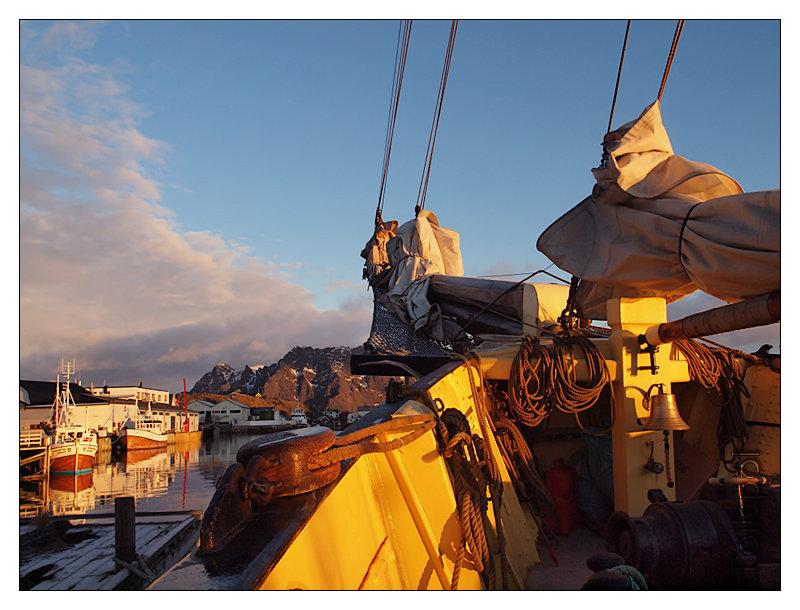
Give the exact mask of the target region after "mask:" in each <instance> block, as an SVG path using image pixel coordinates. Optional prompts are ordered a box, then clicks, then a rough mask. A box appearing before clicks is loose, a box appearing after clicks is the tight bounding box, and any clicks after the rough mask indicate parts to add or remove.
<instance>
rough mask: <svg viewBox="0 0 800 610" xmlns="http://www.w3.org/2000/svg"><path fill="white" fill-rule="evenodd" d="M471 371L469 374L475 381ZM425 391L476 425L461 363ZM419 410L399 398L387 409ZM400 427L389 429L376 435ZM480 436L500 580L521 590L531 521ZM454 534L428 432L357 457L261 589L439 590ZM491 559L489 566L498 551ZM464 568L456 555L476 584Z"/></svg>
mask: <svg viewBox="0 0 800 610" xmlns="http://www.w3.org/2000/svg"><path fill="white" fill-rule="evenodd" d="M477 378H478V376H477V374H475V380H476V383H477ZM430 394H431V396H432V397H434V398H440V399H442V400H443V401H444V404H445V405H446V406H447V407H454V408H458V409H460V410H462V412H464V413H465V415H466V416H467V419H468V421H469V423H470V426H471V428H472V430H473V432H476V433H481V432H480V426H479V423H478V420H477V415H476V408H475V402H474V397H473V396H472V390H471V387H470V385H469V378H468V377H467V374H466V367H465V366H462V367H460V368H459V369H458V370H457V371H455V372H453V373H451V374H449V375H447V376H446V377H444V378H443V379H441V380H440V381H439V382H438V383H436V384H435V385H434V386H433V387H432V388H431V389H430ZM427 412H428V411H427V408H426V407H424V406H423V405H421V404H420V403H418V402H416V401H413V400H409V401H407V402H406V404H405V405H403V406H402V407H401V408H400V409H398V410H397V412H396V413H395V415H394V416H395V417H404V416H406V415H411V414H416V413H427ZM402 434H403V432H394V433H391V434H389V435H387V436H386V438H385V439H383V440H390V439H391V438H394V437H395V436H399V435H402ZM488 441H489V446H490V447H491V450H492V451H493V452H494V454H495V456H496V459H497V461H498V464H499V466H500V471H501V476H502V480H503V488H504V491H503V502H502V507H501V519H502V521H503V524H504V526H505V537H506V541H507V556H508V558H509V562H510V566H511V573H510V574H509V586H511V587H512V588H521V587H522V585H523V583H524V578H525V575H526V574H527V572H528V570H529V569H530V568H531V567H533V566H535V565H537V564H538V563H539V557H538V553H537V551H536V536H537V530H536V524H535V522H534V521H533V519H532V518H531V516H530V515H529V514H528V513H526V511H525V509H523V507H522V506H521V505H520V503H519V500H518V499H517V497H516V493H515V492H514V488H513V486H512V484H511V480H510V478H509V475H508V472H507V470H506V468H505V465H504V464H503V463H502V456H501V455H500V453H499V450H498V448H497V444H496V443H495V441H494V439H493V438H491V437H490V438H489V439H488ZM489 514H490V518H489V520H490V526H489V529H490V530H491V531H489V532H487V535H488V536H490V537H491V538H494V537H495V532H494V529H493V528H494V519H493V515H492V511H491V507H490V510H489ZM460 541H461V528H460V525H459V522H458V516H457V513H456V502H455V496H454V493H453V488H452V483H451V480H450V474H449V471H448V469H447V465H446V463H445V461H444V459H443V458H442V457H441V456H440V455H439V452H438V448H437V445H436V439H435V436H434V434H433V432H432V431H431V432H428V433H427V434H425V435H423V436H422V437H421V438H419V439H418V440H416V441H414V442H413V443H410V444H409V445H407V446H405V447H402V448H400V449H398V450H395V451H392V452H390V453H386V454H372V455H367V456H363V457H361V458H359V459H358V460H357V461H356V462H355V464H353V465H352V466H351V467H350V468H349V470H348V471H347V472H346V473H345V474H344V476H343V477H342V479H341V480H340V481H339V482H338V483H337V484H336V486H335V487H334V489H333V490H332V491H331V492H330V494H329V495H328V496H327V497H325V498H324V499H323V500H322V501H321V503H320V505H319V506H318V508H317V510H316V511H315V513H314V515H313V516H312V517H311V519H310V520H309V522H308V523H307V524H306V525H305V527H304V528H303V529H302V530H301V531H300V533H299V534H298V536H297V537H296V538H295V540H294V541H293V542H292V543H291V544H290V546H289V547H288V549H287V550H286V552H285V553H284V555H283V556H282V557H281V558H280V560H279V561H278V563H277V564H276V566H275V567H274V569H273V570H272V572H271V573H270V574H269V575H268V576H267V577H266V579H265V580H264V581H263V583H262V584H261V588H264V589H359V588H361V589H369V588H372V589H442V588H449V586H450V582H451V580H452V574H453V564H454V562H455V559H456V556H457V552H458V549H459V546H460ZM495 561H496V564H497V565H498V566H499V565H500V559H499V557H496V558H495ZM472 567H473V566H471V564H470V563H469V562H468V561H465V562H464V564H463V566H462V569H461V573H460V576H459V589H480V588H481V587H482V583H481V579H480V576H479V574H478V573H477V572H476V571H475V570H474V569H472ZM498 580H499V579H498Z"/></svg>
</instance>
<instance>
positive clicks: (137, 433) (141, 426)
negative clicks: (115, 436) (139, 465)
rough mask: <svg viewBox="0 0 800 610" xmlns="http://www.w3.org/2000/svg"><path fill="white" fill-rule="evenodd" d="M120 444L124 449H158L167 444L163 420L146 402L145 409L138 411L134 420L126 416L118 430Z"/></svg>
mask: <svg viewBox="0 0 800 610" xmlns="http://www.w3.org/2000/svg"><path fill="white" fill-rule="evenodd" d="M118 442H119V443H120V445H121V446H122V448H123V449H124V450H125V451H138V450H142V449H160V448H165V447H166V446H167V435H166V433H165V432H164V424H163V422H162V421H161V420H160V419H159V418H157V417H155V416H154V415H153V412H152V410H151V409H150V403H148V408H147V411H146V412H144V413H142V412H140V413H139V415H138V416H137V418H136V421H134V420H132V419H131V418H128V419H127V420H126V421H125V423H124V424H123V426H122V428H121V429H120V431H119V441H118Z"/></svg>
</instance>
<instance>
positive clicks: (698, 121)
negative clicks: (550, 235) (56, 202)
mask: <svg viewBox="0 0 800 610" xmlns="http://www.w3.org/2000/svg"><path fill="white" fill-rule="evenodd" d="M624 27H625V24H624V21H541V22H540V21H522V22H507V21H489V22H483V21H466V22H462V23H461V25H460V28H459V33H458V39H457V43H456V49H455V54H454V60H453V66H452V69H451V75H450V82H449V88H448V91H447V96H446V99H445V110H444V117H443V120H442V125H441V131H440V134H439V140H438V142H437V153H436V158H435V161H434V167H433V171H432V178H431V184H430V190H429V195H428V206H429V207H431V208H432V209H434V210H436V211H437V212H438V213H439V215H440V217H441V220H442V221H443V222H444V223H445V224H447V225H448V226H452V227H453V228H456V229H457V230H459V231H461V233H462V236H463V253H464V259H465V265H466V272H467V273H474V274H478V273H486V272H487V270H497V269H499V268H500V267H503V269H502V271H503V272H505V271H511V270H513V271H525V270H527V269H528V268H531V269H533V268H535V267H536V266H537V265H539V266H541V265H543V264H547V263H548V262H549V261H546V259H545V258H544V257H543V256H542V255H540V254H538V253H537V252H536V251H535V248H534V246H533V244H534V242H535V239H536V237H537V236H538V234H539V233H540V232H541V231H542V230H543V229H544V228H545V227H546V226H547V225H548V224H549V223H550V222H552V221H553V220H555V219H556V218H557V217H558V216H559V215H561V214H562V213H563V212H564V211H566V210H567V209H568V208H569V207H571V206H572V205H573V204H574V203H576V202H578V201H580V200H581V199H582V198H583V197H584V196H585V195H586V194H587V193H588V192H589V190H590V189H591V186H592V183H593V180H592V176H591V175H590V173H589V169H590V168H591V167H593V166H594V165H596V164H597V161H598V159H599V154H598V151H599V145H598V143H599V142H600V140H601V138H602V135H603V133H604V131H605V126H606V122H607V120H608V111H609V106H610V98H611V90H612V86H613V79H614V77H615V73H616V66H617V59H618V56H619V49H620V44H621V41H622V35H623V32H624ZM448 28H449V24H448V22H444V21H417V22H415V23H414V27H413V30H412V41H411V49H410V54H409V60H408V66H407V69H406V77H407V80H406V83H405V87H404V90H403V97H402V99H401V107H400V113H399V119H398V127H397V135H396V142H395V148H394V153H393V163H392V167H391V169H390V176H389V185H388V192H387V195H386V214H385V215H386V216H387V217H388V216H392V217H398V218H400V219H401V220H405V219H407V218H409V217H410V214H411V212H412V209H413V202H414V201H415V199H416V191H417V187H418V184H419V176H420V171H421V165H422V159H423V156H424V151H425V146H426V143H427V132H428V129H429V127H430V121H431V117H432V112H433V103H434V99H435V94H436V88H437V86H438V79H439V74H440V71H441V62H442V58H443V52H444V46H445V43H446V40H447V31H448ZM673 29H674V22H672V21H636V22H634V24H633V26H632V30H631V35H630V40H629V47H628V54H627V57H626V65H625V68H624V72H623V80H622V84H621V90H620V96H619V102H618V106H617V111H616V117H617V119H618V120H617V121H615V124H620V123H622V122H625V121H627V120H630V119H632V118H633V117H634V116H636V115H637V114H638V113H639V112H640V111H641V109H642V108H643V107H644V106H645V105H647V104H648V103H649V102H651V101H652V100H653V98H654V97H655V93H656V92H657V89H658V85H659V82H660V78H661V73H662V70H663V66H664V61H665V59H666V53H667V50H668V48H669V44H670V41H671V38H672V33H673ZM396 33H397V22H396V21H360V22H346V21H340V22H337V21H333V22H314V21H309V22H291V21H278V22H269V21H245V22H241V21H239V22H236V21H234V22H206V21H190V22H182V23H181V22H172V21H163V22H161V21H143V22H142V21H139V22H112V23H109V24H106V25H105V26H103V27H102V28H101V29H100V31H99V34H98V37H97V42H96V44H95V46H94V48H93V49H92V50H91V51H90V52H89V53H87V56H88V58H89V59H91V61H94V62H97V63H100V64H106V65H115V64H116V65H119V66H120V69H121V70H127V71H128V72H127V74H125V77H124V80H125V81H126V82H127V83H128V84H129V85H130V87H131V97H132V98H133V99H135V100H136V101H137V102H138V103H139V104H140V105H141V106H142V107H143V108H144V109H145V111H146V112H147V113H149V115H148V116H147V117H146V118H145V119H144V120H142V121H141V123H140V129H141V131H142V132H143V133H145V134H146V135H147V136H149V137H153V138H157V139H159V140H161V141H163V142H166V143H167V144H168V145H169V147H170V150H169V152H168V153H167V155H166V163H165V165H164V167H162V168H161V170H160V171H161V172H162V173H161V174H160V175H159V176H158V179H159V181H161V182H162V183H163V185H164V188H163V191H162V198H163V203H164V204H165V205H167V206H168V207H170V208H172V209H173V210H174V211H175V212H176V214H177V219H178V222H179V224H180V225H181V226H182V227H185V228H186V229H190V230H212V231H216V232H219V233H220V234H222V235H223V236H224V237H225V238H227V239H232V240H236V241H238V242H241V243H242V244H246V245H247V246H249V247H250V248H252V251H253V252H254V253H255V254H258V255H259V256H263V257H267V258H270V259H275V260H278V261H281V262H300V263H302V264H303V268H302V271H297V272H296V273H295V274H294V279H295V281H297V282H299V283H301V284H302V285H305V286H307V287H309V288H310V289H312V290H313V291H314V292H315V294H317V295H318V296H317V299H318V303H319V304H320V305H322V306H326V305H332V300H333V299H335V298H336V295H335V294H331V293H330V292H328V290H327V288H328V286H327V284H328V283H329V282H330V281H331V280H344V279H349V280H352V281H353V282H357V281H359V279H360V259H359V258H358V252H359V250H360V247H361V245H362V243H363V242H364V241H365V240H366V237H368V235H369V232H370V229H371V218H372V213H373V209H374V204H375V199H376V193H377V185H378V177H379V171H380V164H381V162H382V150H383V138H384V129H385V123H386V114H387V106H388V95H389V91H390V87H391V73H392V62H393V59H394V52H395V40H396ZM778 34H779V25H778V23H777V22H774V21H756V22H753V21H738V22H737V21H718V22H708V21H690V22H689V23H688V24H687V25H686V26H685V29H684V32H683V35H682V40H681V45H680V47H679V51H678V54H677V57H676V60H675V63H674V66H673V70H672V73H671V76H670V79H669V83H668V87H667V91H666V94H665V97H664V101H663V107H664V112H663V114H664V120H665V123H666V125H667V128H668V130H669V133H670V136H671V138H672V140H673V145H674V147H675V149H676V151H677V152H678V153H679V154H682V155H684V156H686V157H688V158H691V159H696V160H701V161H706V162H709V163H712V164H715V165H717V166H718V167H720V168H721V169H723V170H724V171H726V172H729V173H730V174H731V175H733V176H734V177H735V178H737V179H738V180H739V181H740V182H741V183H742V185H743V186H744V187H745V189H747V190H759V189H764V188H774V187H777V186H779V184H778V154H779V149H778V141H779V139H778V137H779V118H778V112H777V110H778V105H779V97H778V96H779V36H778ZM319 244H327V245H329V246H331V247H328V248H320V247H318V246H319ZM531 265H533V266H531ZM506 266H507V267H508V269H505V268H504V267H506Z"/></svg>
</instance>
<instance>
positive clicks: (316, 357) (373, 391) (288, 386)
mask: <svg viewBox="0 0 800 610" xmlns="http://www.w3.org/2000/svg"><path fill="white" fill-rule="evenodd" d="M352 351H353V349H352V348H349V347H345V346H336V347H322V348H319V347H310V346H299V345H298V346H295V347H293V348H292V349H291V350H289V351H288V352H287V353H286V354H284V356H283V357H282V358H280V359H279V360H278V361H277V362H275V363H273V364H270V365H260V366H258V365H249V364H248V365H245V366H244V368H242V369H241V370H236V369H234V368H233V367H232V366H231V365H229V364H227V363H226V362H219V363H217V364H216V365H215V366H214V367H213V368H212V369H211V370H210V371H209V372H207V373H205V374H204V375H203V376H202V377H200V379H199V380H198V381H197V382H196V383H195V384H194V386H192V389H191V391H190V393H191V394H201V393H203V394H225V395H230V394H233V393H236V392H238V393H240V394H245V395H250V396H255V395H260V396H261V397H262V398H264V399H273V400H276V401H281V402H285V403H296V404H298V405H302V407H303V408H304V410H306V411H308V412H312V413H322V412H324V411H325V410H327V409H331V410H337V411H340V412H347V413H351V412H353V411H356V410H358V409H359V408H361V407H364V406H375V405H379V404H381V403H383V402H384V401H385V397H386V384H387V383H388V381H389V377H376V376H371V375H370V376H367V375H353V374H352V372H351V371H350V354H351V353H352Z"/></svg>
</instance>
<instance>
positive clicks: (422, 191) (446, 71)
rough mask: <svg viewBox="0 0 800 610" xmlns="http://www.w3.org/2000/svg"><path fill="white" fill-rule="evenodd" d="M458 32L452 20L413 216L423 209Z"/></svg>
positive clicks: (455, 21)
mask: <svg viewBox="0 0 800 610" xmlns="http://www.w3.org/2000/svg"><path fill="white" fill-rule="evenodd" d="M457 32H458V19H453V22H452V23H451V24H450V37H449V38H448V39H447V50H446V51H445V55H444V65H443V66H442V78H441V80H440V81H439V93H438V95H437V97H436V108H435V109H434V112H433V122H432V123H431V131H430V133H429V134H428V149H427V151H426V152H425V162H424V163H423V165H422V177H421V178H420V182H419V191H417V205H416V206H415V208H414V212H415V214H419V212H420V210H423V209H425V197H426V196H427V194H428V180H429V178H430V175H431V165H432V163H433V152H434V149H435V148H436V134H437V132H438V131H439V119H440V118H441V116H442V106H443V105H444V92H445V90H446V89H447V79H448V76H449V75H450V63H451V62H452V59H453V47H454V46H455V43H456V33H457Z"/></svg>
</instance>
